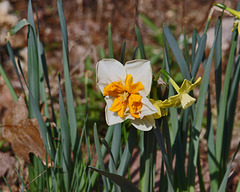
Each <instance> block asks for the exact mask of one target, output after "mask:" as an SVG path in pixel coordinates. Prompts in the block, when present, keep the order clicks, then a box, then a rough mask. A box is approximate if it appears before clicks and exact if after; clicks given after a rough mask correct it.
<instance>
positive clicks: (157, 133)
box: [153, 121, 174, 191]
mask: <svg viewBox="0 0 240 192" xmlns="http://www.w3.org/2000/svg"><path fill="white" fill-rule="evenodd" d="M156 127H157V128H156V129H153V131H154V133H155V136H156V138H157V141H158V145H159V147H160V149H161V152H162V157H163V161H164V164H165V166H166V170H167V176H168V180H169V184H170V186H168V187H169V191H174V188H173V180H172V179H173V171H172V168H171V165H170V163H169V160H168V156H167V151H166V149H165V146H164V141H163V138H162V134H161V132H160V127H159V125H158V122H157V121H156Z"/></svg>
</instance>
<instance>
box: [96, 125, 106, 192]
mask: <svg viewBox="0 0 240 192" xmlns="http://www.w3.org/2000/svg"><path fill="white" fill-rule="evenodd" d="M93 132H94V133H93V136H94V143H95V147H96V151H97V156H98V163H99V165H100V169H101V170H103V171H105V166H104V162H103V156H102V153H101V147H100V143H99V140H98V133H97V125H96V123H95V124H94V127H93ZM104 176H105V175H104ZM104 176H103V177H102V178H103V184H104V187H105V189H106V191H108V184H107V179H106V177H104Z"/></svg>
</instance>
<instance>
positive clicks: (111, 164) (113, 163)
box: [101, 124, 121, 192]
mask: <svg viewBox="0 0 240 192" xmlns="http://www.w3.org/2000/svg"><path fill="white" fill-rule="evenodd" d="M116 125H118V124H116ZM116 130H117V129H116V128H115V129H114V132H113V140H112V149H110V147H109V145H108V143H107V142H106V140H105V139H104V138H102V139H101V141H102V143H103V144H104V146H105V147H106V148H107V150H108V152H109V153H110V157H111V158H110V161H109V172H110V173H113V174H117V169H116V160H117V159H115V158H114V155H113V152H114V153H115V154H116V153H119V150H117V151H114V147H113V146H115V143H114V140H115V139H116V135H117V136H119V133H118V131H116ZM116 133H118V134H116ZM120 135H121V124H120ZM120 138H121V137H120ZM117 140H118V139H117ZM120 141H121V139H120ZM115 149H116V148H115ZM117 155H118V154H117ZM114 188H115V190H116V191H117V192H121V190H120V188H119V186H117V185H116V184H115V183H114Z"/></svg>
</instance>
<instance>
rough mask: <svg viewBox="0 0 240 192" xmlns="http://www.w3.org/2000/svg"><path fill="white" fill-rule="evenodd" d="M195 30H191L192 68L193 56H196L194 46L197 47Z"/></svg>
mask: <svg viewBox="0 0 240 192" xmlns="http://www.w3.org/2000/svg"><path fill="white" fill-rule="evenodd" d="M197 35H198V34H197V29H196V28H194V29H193V33H192V58H191V63H192V66H193V62H194V60H195V56H196V53H195V51H196V45H197Z"/></svg>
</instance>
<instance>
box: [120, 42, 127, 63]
mask: <svg viewBox="0 0 240 192" xmlns="http://www.w3.org/2000/svg"><path fill="white" fill-rule="evenodd" d="M125 48H126V42H124V43H123V45H122V49H121V55H120V62H121V63H123V62H124V57H125Z"/></svg>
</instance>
